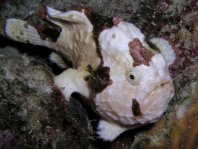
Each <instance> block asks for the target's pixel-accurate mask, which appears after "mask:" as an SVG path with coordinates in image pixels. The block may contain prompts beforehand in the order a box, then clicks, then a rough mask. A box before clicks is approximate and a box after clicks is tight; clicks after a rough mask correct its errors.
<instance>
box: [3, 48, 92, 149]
mask: <svg viewBox="0 0 198 149" xmlns="http://www.w3.org/2000/svg"><path fill="white" fill-rule="evenodd" d="M74 101H75V100H74ZM0 113H1V114H0V148H11V149H12V148H13V149H27V148H28V149H29V148H34V149H37V148H38V149H45V148H46V149H47V148H53V149H55V148H58V149H63V148H64V149H65V148H66V149H74V148H75V149H83V148H84V149H89V148H91V145H90V135H91V128H90V125H89V123H88V118H87V114H86V112H85V111H84V109H83V108H82V106H81V104H80V103H79V102H77V101H76V102H75V104H74V103H68V102H65V100H64V98H63V96H62V95H61V93H60V92H59V91H58V89H56V88H55V87H54V85H53V75H52V73H51V70H50V69H49V67H48V66H47V65H45V64H44V62H43V61H42V60H38V59H35V58H33V57H30V56H28V55H24V54H21V53H19V52H18V51H17V50H16V49H14V48H11V47H6V48H1V49H0Z"/></svg>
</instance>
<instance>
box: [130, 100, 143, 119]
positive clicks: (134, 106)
mask: <svg viewBox="0 0 198 149" xmlns="http://www.w3.org/2000/svg"><path fill="white" fill-rule="evenodd" d="M132 112H133V115H134V116H135V117H136V116H141V115H142V112H141V110H140V104H139V103H138V102H137V100H136V99H132Z"/></svg>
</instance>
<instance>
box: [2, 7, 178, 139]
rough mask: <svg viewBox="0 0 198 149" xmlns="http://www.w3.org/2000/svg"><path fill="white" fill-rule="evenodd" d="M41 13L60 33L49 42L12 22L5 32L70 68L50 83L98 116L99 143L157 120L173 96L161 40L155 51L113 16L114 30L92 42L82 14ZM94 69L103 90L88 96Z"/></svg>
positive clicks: (170, 55) (168, 56)
mask: <svg viewBox="0 0 198 149" xmlns="http://www.w3.org/2000/svg"><path fill="white" fill-rule="evenodd" d="M41 11H42V13H41V16H42V17H43V18H44V19H47V20H48V21H50V22H52V23H54V24H56V25H58V26H59V27H60V28H61V32H60V35H59V37H58V39H57V40H56V41H55V42H54V41H50V39H48V38H44V39H43V38H42V35H40V34H39V32H38V31H37V29H36V28H35V27H34V26H32V25H31V24H28V22H26V21H22V20H18V19H13V18H11V19H8V20H7V21H6V26H5V32H6V34H7V36H9V37H10V38H12V39H13V40H16V41H19V42H24V43H31V44H35V45H42V46H47V47H49V48H52V49H54V50H55V51H57V52H58V53H60V54H61V55H63V56H64V57H65V58H67V59H68V60H70V61H71V62H72V63H73V68H68V69H66V70H65V71H64V72H63V73H61V74H60V75H58V76H56V77H55V78H54V80H55V85H56V86H57V87H58V88H59V89H60V90H61V91H62V93H63V95H64V96H65V98H66V100H68V101H69V99H70V97H71V95H72V94H73V93H75V92H78V93H80V94H82V95H83V96H85V97H86V98H87V101H86V102H87V103H89V104H90V105H91V106H92V108H93V109H94V110H95V111H96V112H97V113H98V114H99V115H100V116H101V117H102V120H101V121H100V122H99V126H98V134H99V136H100V137H101V138H103V139H104V140H110V141H112V140H114V139H115V138H116V137H117V136H118V135H120V134H121V133H122V132H124V131H125V130H128V129H132V128H136V127H139V126H142V125H145V124H148V123H154V122H156V121H157V120H159V118H160V117H161V116H162V115H163V113H164V112H165V110H166V109H167V106H168V103H169V102H170V100H171V98H172V97H173V96H174V86H173V82H172V79H171V77H170V75H169V70H168V66H169V65H171V64H172V63H173V62H174V60H175V55H174V52H173V49H172V47H171V46H170V45H169V43H168V42H167V41H166V40H164V39H161V38H155V39H153V40H151V41H150V42H151V44H153V45H155V47H157V49H158V50H159V51H155V50H154V49H152V48H151V47H150V46H149V45H148V44H147V43H146V42H145V39H144V35H143V34H142V32H141V31H140V30H139V28H137V27H136V26H135V25H133V24H132V23H128V22H125V21H123V20H122V19H120V18H118V17H116V18H114V19H113V24H114V25H113V26H112V27H106V28H104V29H103V30H101V32H100V33H99V34H98V38H97V39H96V40H97V41H95V40H94V35H93V30H94V26H93V25H92V24H91V22H90V21H89V19H88V17H87V16H86V15H85V14H86V10H85V9H82V10H81V11H80V12H79V11H68V12H65V13H63V12H60V11H58V10H54V9H52V8H50V7H42V9H41ZM156 42H157V43H156ZM158 43H160V44H158ZM96 45H98V46H99V48H100V51H98V49H97V48H98V47H97V46H96ZM98 52H100V53H98ZM160 52H161V53H160ZM100 70H103V74H102V75H101V77H102V76H103V78H102V79H101V80H102V81H105V83H101V84H105V85H104V87H103V88H102V89H101V88H99V89H98V91H94V89H95V88H93V86H94V81H93V82H92V83H90V80H91V79H92V80H93V79H95V78H94V74H95V72H97V71H98V72H101V71H100ZM104 76H105V77H104ZM96 80H100V76H99V77H98V79H96ZM95 83H97V82H96V81H95ZM95 86H96V85H95Z"/></svg>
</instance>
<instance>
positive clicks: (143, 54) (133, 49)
mask: <svg viewBox="0 0 198 149" xmlns="http://www.w3.org/2000/svg"><path fill="white" fill-rule="evenodd" d="M128 46H129V53H130V55H131V56H132V58H133V60H134V63H133V66H134V67H135V66H139V65H141V64H144V65H146V66H149V61H150V60H151V57H152V56H153V54H152V53H151V52H149V51H148V50H147V49H146V48H145V47H144V46H143V45H142V43H141V42H140V40H139V39H138V38H135V39H133V40H132V41H130V42H129V44H128Z"/></svg>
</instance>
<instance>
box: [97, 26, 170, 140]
mask: <svg viewBox="0 0 198 149" xmlns="http://www.w3.org/2000/svg"><path fill="white" fill-rule="evenodd" d="M134 38H138V39H139V40H140V41H141V42H142V43H143V41H144V36H143V34H142V33H141V32H140V30H139V29H138V28H137V27H135V26H134V25H132V24H129V23H126V22H120V23H119V24H118V25H117V26H114V27H112V28H111V29H106V30H104V31H103V32H102V33H101V34H100V37H99V43H100V46H101V49H102V50H101V52H102V56H103V60H104V66H108V67H110V76H111V79H112V80H113V84H112V85H110V86H108V87H107V88H106V89H105V90H104V91H103V92H101V93H99V94H97V96H96V98H95V104H96V110H97V112H98V113H99V114H100V115H101V116H102V117H103V118H104V119H105V120H106V121H109V123H107V122H105V121H101V122H100V124H99V131H98V133H99V135H100V136H101V137H102V138H104V139H105V140H113V139H115V138H116V137H117V136H118V135H119V134H120V133H122V132H123V131H125V130H126V129H131V128H133V127H137V125H143V124H146V123H152V122H156V121H157V120H158V119H159V118H160V117H161V115H162V114H163V113H164V112H165V110H166V109H167V106H168V103H169V101H170V100H171V98H172V97H173V95H174V86H173V83H172V79H171V77H170V75H169V71H168V66H167V64H166V61H165V59H164V57H163V56H162V55H161V54H160V53H158V54H155V55H154V56H153V57H152V58H151V61H150V62H149V66H146V65H144V64H141V65H139V66H136V67H133V59H132V57H131V56H130V54H129V47H128V43H129V42H130V41H132V40H133V39H134ZM143 44H144V43H143ZM130 75H133V76H134V80H132V79H131V78H130ZM132 99H136V100H137V101H138V103H139V105H140V110H141V113H142V115H141V116H134V114H133V112H132ZM112 123H113V125H111V124H112ZM115 123H116V124H117V125H115ZM109 125H110V126H112V127H109ZM109 128H111V129H109ZM114 128H115V129H114ZM107 131H110V132H108V133H107Z"/></svg>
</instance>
